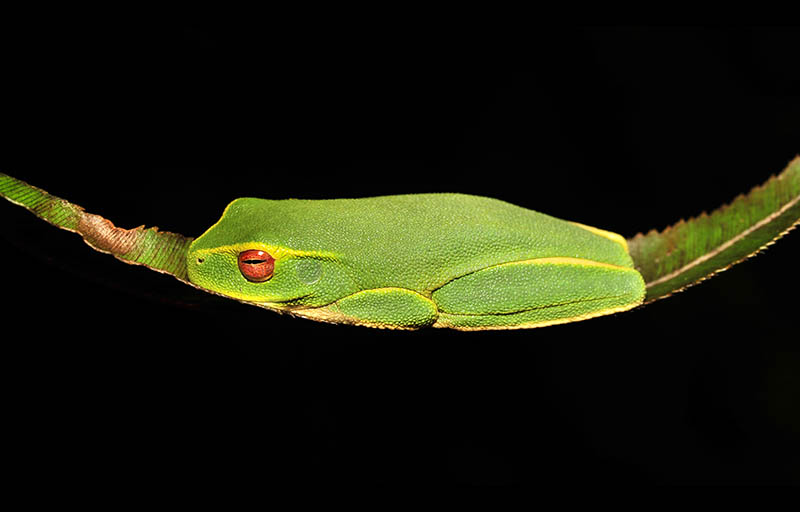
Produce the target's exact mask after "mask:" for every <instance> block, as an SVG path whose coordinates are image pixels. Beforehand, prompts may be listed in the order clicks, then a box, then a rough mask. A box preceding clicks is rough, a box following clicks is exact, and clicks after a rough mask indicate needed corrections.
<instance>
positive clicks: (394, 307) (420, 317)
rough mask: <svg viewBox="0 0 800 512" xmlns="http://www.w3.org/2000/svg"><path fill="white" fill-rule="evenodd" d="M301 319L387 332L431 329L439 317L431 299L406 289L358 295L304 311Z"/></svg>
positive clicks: (362, 292) (360, 293)
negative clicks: (392, 330)
mask: <svg viewBox="0 0 800 512" xmlns="http://www.w3.org/2000/svg"><path fill="white" fill-rule="evenodd" d="M297 314H298V315H300V316H305V317H309V318H314V319H315V320H323V321H333V322H342V323H350V324H357V325H365V326H368V327H380V328H386V329H418V328H421V327H429V326H431V325H433V324H434V323H435V322H436V318H437V316H438V313H437V310H436V305H435V304H434V303H433V301H431V300H430V299H429V298H426V297H424V296H423V295H421V294H419V293H417V292H415V291H412V290H408V289H405V288H395V287H387V288H375V289H370V290H364V291H360V292H356V293H354V294H352V295H348V296H347V297H344V298H342V299H339V300H337V301H336V302H334V303H333V304H330V305H328V306H326V307H325V308H320V309H317V310H304V311H303V310H301V311H298V312H297Z"/></svg>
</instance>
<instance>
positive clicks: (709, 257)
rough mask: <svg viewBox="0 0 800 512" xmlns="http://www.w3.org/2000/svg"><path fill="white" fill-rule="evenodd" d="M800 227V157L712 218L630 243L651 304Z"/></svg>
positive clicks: (705, 216) (682, 223)
mask: <svg viewBox="0 0 800 512" xmlns="http://www.w3.org/2000/svg"><path fill="white" fill-rule="evenodd" d="M798 223H800V157H796V158H795V159H794V160H792V161H791V162H790V163H789V165H788V166H787V167H786V169H784V171H783V172H782V173H781V174H779V175H778V176H773V177H771V178H770V179H769V180H767V181H766V183H764V184H763V185H760V186H757V187H755V188H753V189H752V190H751V191H750V192H749V193H748V194H746V195H741V196H739V197H737V198H736V199H734V200H733V202H731V203H730V204H727V205H725V206H722V207H720V208H718V209H717V210H715V211H714V212H712V213H711V214H710V215H709V214H706V213H703V214H701V215H700V216H698V217H695V218H693V219H690V220H688V221H684V220H681V221H679V222H677V223H676V224H674V225H672V226H670V227H668V228H666V229H664V230H663V231H661V232H657V231H655V230H653V231H650V232H649V233H647V234H646V235H642V234H641V233H640V234H638V235H636V236H635V237H633V238H631V239H629V240H628V247H629V250H630V254H631V257H632V258H633V262H634V264H635V266H636V268H637V269H638V270H639V272H641V274H642V276H644V280H645V283H646V284H647V296H646V297H645V304H646V303H649V302H652V301H654V300H657V299H661V298H664V297H668V296H669V295H671V294H673V293H676V292H679V291H682V290H684V289H686V288H688V287H689V286H692V285H694V284H697V283H699V282H701V281H703V280H705V279H708V278H709V277H711V276H713V275H715V274H717V273H719V272H722V271H723V270H726V269H728V268H730V267H731V266H732V265H735V264H736V263H739V262H740V261H742V260H745V259H747V258H749V257H750V256H753V255H755V254H757V253H758V252H759V251H762V250H764V249H765V248H766V247H767V246H769V245H771V244H772V243H773V242H774V241H775V240H777V239H778V238H780V237H781V236H783V235H785V234H786V233H787V232H789V231H790V230H791V229H793V228H794V227H796V226H797V224H798Z"/></svg>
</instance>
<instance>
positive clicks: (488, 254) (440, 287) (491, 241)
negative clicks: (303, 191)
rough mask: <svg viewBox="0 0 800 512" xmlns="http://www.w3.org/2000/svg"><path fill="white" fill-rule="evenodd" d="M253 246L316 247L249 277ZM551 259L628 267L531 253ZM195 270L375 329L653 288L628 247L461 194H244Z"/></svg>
mask: <svg viewBox="0 0 800 512" xmlns="http://www.w3.org/2000/svg"><path fill="white" fill-rule="evenodd" d="M249 243H261V244H268V245H270V246H275V247H279V248H285V249H288V250H290V251H293V254H295V253H296V252H302V253H310V254H307V255H301V256H297V255H294V256H292V255H289V256H288V257H282V256H281V255H280V254H278V255H275V257H276V263H275V270H274V275H273V277H272V278H271V279H270V280H269V281H266V282H263V283H251V282H249V281H247V280H246V279H244V277H243V276H242V275H241V273H240V272H239V269H238V266H237V263H236V256H237V254H238V252H239V251H241V250H243V249H244V248H250V247H249V246H247V244H249ZM234 245H235V246H236V250H232V249H230V248H228V249H225V247H227V246H234ZM254 248H258V247H254ZM199 257H202V260H203V262H202V264H201V263H198V258H199ZM553 257H568V258H581V259H586V260H590V261H593V262H599V263H607V264H611V265H616V266H619V267H623V268H607V267H598V266H585V265H552V264H550V265H543V264H537V263H532V262H526V260H532V259H537V258H553ZM513 262H524V263H517V264H514V265H506V264H509V263H513ZM498 265H500V266H498ZM187 267H188V273H189V279H190V281H191V282H192V283H194V284H196V285H197V286H200V287H202V288H206V289H208V290H211V291H213V292H216V293H220V294H222V295H227V296H232V297H235V298H238V299H240V300H247V301H249V302H254V303H258V304H259V305H263V306H265V307H269V308H274V309H283V310H290V311H293V312H295V313H298V314H302V315H304V316H309V317H312V318H316V319H319V320H326V321H333V322H348V323H357V324H365V325H371V326H377V327H399V328H417V327H424V326H428V325H434V323H436V326H447V327H456V328H512V327H518V326H522V325H524V326H526V327H527V326H531V327H533V326H535V325H528V324H531V323H537V322H546V323H547V322H549V323H553V322H554V321H570V320H569V319H571V318H573V317H579V316H581V315H591V314H593V313H599V312H601V311H603V310H606V309H609V308H620V307H622V306H627V305H630V306H631V307H633V306H634V305H636V304H638V303H639V302H641V300H642V297H643V296H644V282H643V280H642V278H641V276H640V275H639V273H638V272H636V271H635V270H633V263H632V261H631V258H630V256H629V255H628V254H627V252H626V250H625V248H624V247H623V246H622V245H621V244H619V243H616V242H614V241H612V240H610V239H608V238H606V237H604V236H600V235H598V234H595V233H592V232H590V231H588V230H586V229H584V228H581V227H580V226H577V225H574V224H572V223H569V222H566V221H563V220H559V219H556V218H553V217H550V216H548V215H544V214H541V213H537V212H534V211H531V210H527V209H524V208H520V207H518V206H514V205H512V204H509V203H506V202H503V201H499V200H496V199H489V198H485V197H478V196H469V195H462V194H413V195H399V196H384V197H373V198H364V199H331V200H296V199H289V200H264V199H254V198H243V199H237V200H235V201H234V202H232V203H231V204H230V205H229V206H228V208H227V209H226V210H225V213H224V214H223V216H222V218H221V219H220V221H219V222H217V224H215V225H214V226H212V227H211V228H210V229H209V230H208V231H206V233H204V234H203V235H202V236H200V237H199V238H197V239H196V240H195V241H194V242H193V243H192V245H191V247H190V249H189V253H188V257H187ZM371 290H373V291H371ZM363 292H367V293H363ZM609 312H610V311H609ZM600 314H602V313H600ZM576 319H580V318H576ZM437 320H438V323H437Z"/></svg>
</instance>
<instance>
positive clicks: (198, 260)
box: [197, 258, 205, 265]
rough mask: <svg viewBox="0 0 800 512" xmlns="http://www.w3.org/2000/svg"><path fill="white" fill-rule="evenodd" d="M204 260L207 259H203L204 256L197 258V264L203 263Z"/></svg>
mask: <svg viewBox="0 0 800 512" xmlns="http://www.w3.org/2000/svg"><path fill="white" fill-rule="evenodd" d="M203 261H205V260H203V258H197V264H198V265H199V264H200V263H203Z"/></svg>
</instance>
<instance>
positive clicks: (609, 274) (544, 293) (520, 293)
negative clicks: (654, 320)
mask: <svg viewBox="0 0 800 512" xmlns="http://www.w3.org/2000/svg"><path fill="white" fill-rule="evenodd" d="M644 292H645V287H644V281H643V280H642V277H641V275H640V274H639V273H638V272H637V271H636V270H635V269H633V268H628V267H622V266H616V265H610V264H605V263H598V262H594V261H590V260H581V259H577V258H539V259H531V260H525V261H518V262H511V263H504V264H501V265H496V266H493V267H489V268H487V269H484V270H479V271H477V272H474V273H472V274H468V275H466V276H463V277H461V278H458V279H455V280H453V281H450V282H449V283H447V284H446V285H444V286H442V287H441V288H439V289H438V290H436V291H434V292H433V295H432V298H433V300H434V302H435V303H436V305H437V306H438V308H439V318H438V320H437V321H436V323H435V324H434V327H450V328H454V329H463V330H483V329H520V328H528V327H542V326H545V325H553V324H560V323H567V322H575V321H578V320H586V319H588V318H594V317H597V316H601V315H608V314H611V313H616V312H619V311H625V310H628V309H632V308H634V307H636V306H638V305H639V304H640V303H641V302H642V298H643V297H644Z"/></svg>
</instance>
